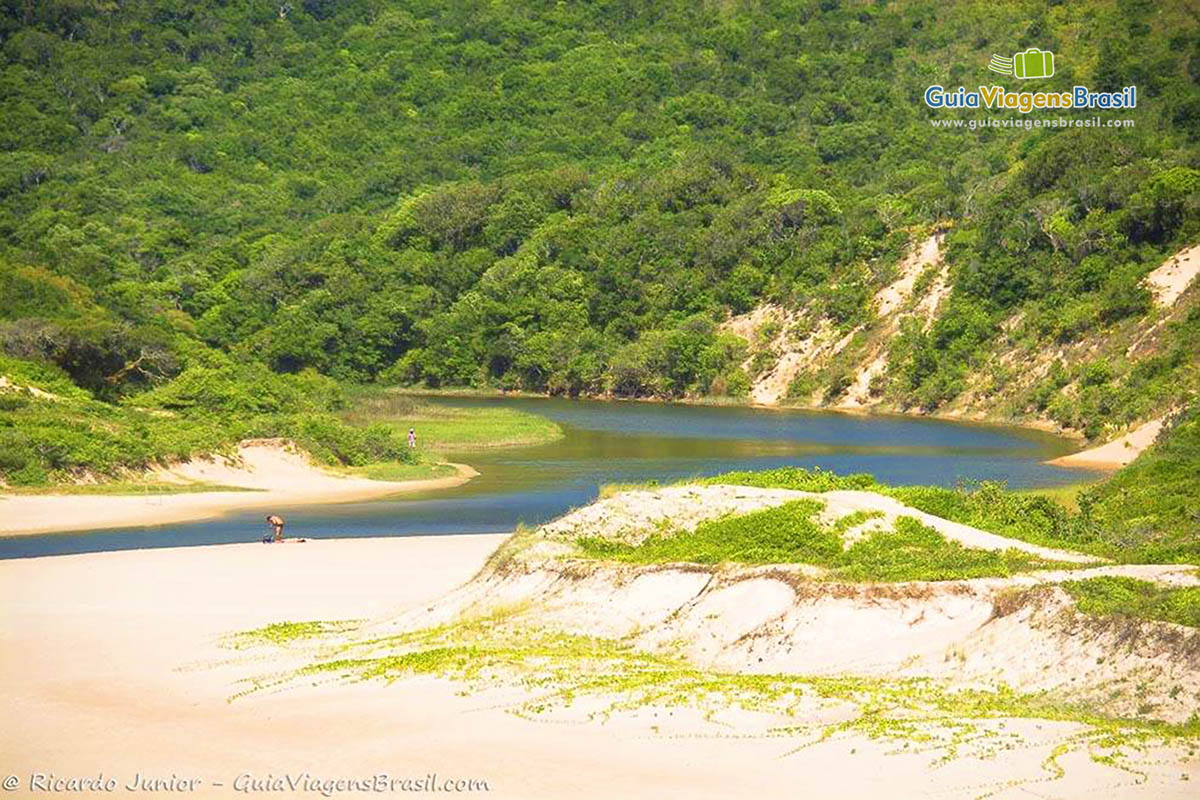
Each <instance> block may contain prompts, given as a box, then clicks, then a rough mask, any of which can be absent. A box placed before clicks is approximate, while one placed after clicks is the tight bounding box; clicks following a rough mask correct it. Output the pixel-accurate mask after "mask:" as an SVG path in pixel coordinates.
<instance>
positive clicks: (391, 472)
mask: <svg viewBox="0 0 1200 800" xmlns="http://www.w3.org/2000/svg"><path fill="white" fill-rule="evenodd" d="M338 471H339V472H341V473H343V474H345V475H353V476H355V477H358V478H369V479H371V480H373V481H423V480H432V479H435V478H448V477H450V476H451V475H455V474H457V470H456V469H455V468H454V467H452V466H450V465H449V464H433V463H428V462H426V463H421V464H402V463H400V462H398V461H382V462H378V463H375V464H366V465H364V466H361V467H343V468H342V469H340V470H338Z"/></svg>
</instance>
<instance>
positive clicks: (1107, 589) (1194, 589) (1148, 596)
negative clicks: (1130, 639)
mask: <svg viewBox="0 0 1200 800" xmlns="http://www.w3.org/2000/svg"><path fill="white" fill-rule="evenodd" d="M1062 587H1063V589H1065V590H1066V592H1067V594H1069V595H1071V597H1073V598H1074V599H1075V603H1076V605H1077V606H1078V608H1079V610H1080V611H1082V612H1083V613H1085V614H1096V615H1098V616H1125V617H1134V618H1136V619H1149V620H1160V621H1162V622H1174V623H1176V624H1178V625H1188V626H1190V627H1193V628H1200V587H1198V586H1187V587H1165V586H1158V585H1157V584H1154V583H1151V582H1150V581H1142V580H1137V579H1136V578H1125V577H1118V576H1104V577H1100V578H1088V579H1086V580H1081V581H1068V582H1066V583H1063V584H1062Z"/></svg>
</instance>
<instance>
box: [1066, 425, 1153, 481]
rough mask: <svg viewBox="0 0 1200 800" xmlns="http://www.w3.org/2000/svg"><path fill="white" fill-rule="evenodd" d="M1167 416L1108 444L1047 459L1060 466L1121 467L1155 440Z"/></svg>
mask: <svg viewBox="0 0 1200 800" xmlns="http://www.w3.org/2000/svg"><path fill="white" fill-rule="evenodd" d="M1165 421H1166V417H1160V418H1159V419H1154V420H1150V421H1149V422H1147V423H1146V424H1144V425H1142V426H1141V427H1138V428H1135V429H1134V430H1132V431H1130V432H1129V433H1127V434H1125V435H1124V436H1122V437H1121V438H1119V439H1114V440H1112V441H1111V442H1109V443H1108V444H1102V445H1100V446H1099V447H1092V448H1090V449H1088V450H1082V451H1080V452H1078V453H1072V454H1071V455H1069V456H1061V457H1060V458H1055V459H1052V460H1050V461H1047V462H1046V463H1047V464H1054V465H1055V466H1059V467H1083V468H1088V469H1120V468H1121V467H1123V466H1125V465H1126V464H1129V463H1131V462H1132V461H1133V460H1134V459H1135V458H1137V457H1138V456H1139V455H1141V454H1142V451H1143V450H1145V449H1146V448H1147V447H1149V446H1150V445H1152V444H1154V440H1155V439H1157V438H1158V433H1159V431H1161V430H1162V426H1163V423H1164V422H1165Z"/></svg>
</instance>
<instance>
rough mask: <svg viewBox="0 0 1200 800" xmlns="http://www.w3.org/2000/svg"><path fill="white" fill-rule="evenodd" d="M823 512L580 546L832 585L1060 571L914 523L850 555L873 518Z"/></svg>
mask: <svg viewBox="0 0 1200 800" xmlns="http://www.w3.org/2000/svg"><path fill="white" fill-rule="evenodd" d="M822 507H823V504H822V503H820V502H819V501H816V500H798V501H795V502H791V503H787V504H784V505H782V506H778V507H776V508H768V509H764V510H762V511H754V512H751V513H748V514H738V515H734V516H728V517H724V518H721V519H717V520H708V521H705V522H701V523H700V524H699V525H698V526H697V527H696V530H694V531H690V532H688V531H678V532H666V533H660V534H654V535H651V536H650V537H649V538H647V539H646V540H645V541H644V542H642V543H641V544H639V545H629V544H625V543H622V542H614V541H611V540H608V539H602V538H599V537H582V538H580V539H579V540H578V541H577V542H576V544H577V546H578V547H579V548H580V550H581V551H582V552H583V553H584V554H585V555H588V556H590V557H593V558H604V559H610V560H616V561H626V562H632V563H636V564H664V563H695V564H720V563H727V562H731V563H738V564H809V565H812V566H817V567H823V568H825V569H826V570H828V572H827V573H826V577H827V579H829V580H845V581H883V582H887V581H942V580H956V579H963V578H979V577H987V576H996V575H1010V574H1012V573H1014V572H1021V571H1028V570H1031V569H1038V568H1045V567H1050V566H1054V564H1053V562H1048V561H1046V560H1044V559H1040V558H1036V557H1034V556H1031V555H1029V554H1028V553H1023V552H1021V551H1019V550H1006V551H990V550H978V549H972V548H967V547H963V546H962V545H960V544H958V543H957V542H952V541H949V540H947V539H946V537H945V536H943V535H942V534H941V533H939V532H938V531H936V530H934V529H932V528H930V527H928V526H925V525H922V524H921V523H919V522H917V521H916V520H914V519H912V518H911V517H901V518H899V519H897V520H896V521H895V524H894V526H893V527H892V529H890V530H879V531H873V532H871V533H868V534H867V535H865V536H863V537H862V538H859V539H858V540H857V541H855V542H853V543H852V544H850V545H849V546H848V547H846V546H845V545H844V543H843V538H842V534H843V533H844V532H845V529H846V528H848V527H850V526H852V525H854V524H858V523H860V522H863V521H865V519H866V518H867V517H869V515H863V514H859V515H853V517H854V518H853V519H851V520H845V521H841V520H839V523H842V524H839V525H834V526H829V525H825V524H822V523H821V522H820V521H819V520H818V519H817V514H818V513H819V512H820V511H821V509H822Z"/></svg>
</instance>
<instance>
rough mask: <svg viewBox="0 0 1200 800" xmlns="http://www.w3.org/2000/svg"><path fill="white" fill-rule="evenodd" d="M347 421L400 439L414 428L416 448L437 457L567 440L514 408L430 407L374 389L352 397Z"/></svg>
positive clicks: (533, 416) (548, 422) (546, 422)
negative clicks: (389, 432) (378, 428)
mask: <svg viewBox="0 0 1200 800" xmlns="http://www.w3.org/2000/svg"><path fill="white" fill-rule="evenodd" d="M343 417H344V418H345V420H346V421H347V422H349V423H351V424H353V425H359V426H363V425H371V424H382V425H386V426H387V427H388V428H389V429H391V430H393V431H394V432H395V433H396V434H397V435H401V436H406V435H407V434H408V429H409V428H413V429H415V431H416V434H417V445H418V446H419V447H420V448H423V449H429V450H434V451H437V452H444V451H447V450H473V449H486V448H491V447H516V446H525V445H535V444H544V443H546V442H552V441H555V440H556V439H561V438H562V436H563V432H562V428H560V427H559V426H558V424H557V423H555V422H553V421H551V420H548V419H546V418H544V417H539V416H537V415H536V414H530V413H528V412H525V411H519V410H517V409H514V408H505V407H503V406H492V405H471V404H466V405H461V406H460V405H453V404H452V403H446V402H430V401H428V400H425V399H422V398H419V397H414V396H410V395H405V394H401V393H398V392H394V391H380V390H378V389H370V388H363V389H359V390H357V391H356V392H355V393H354V394H353V395H352V399H351V404H350V409H349V410H348V411H346V412H345V413H344V415H343Z"/></svg>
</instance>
